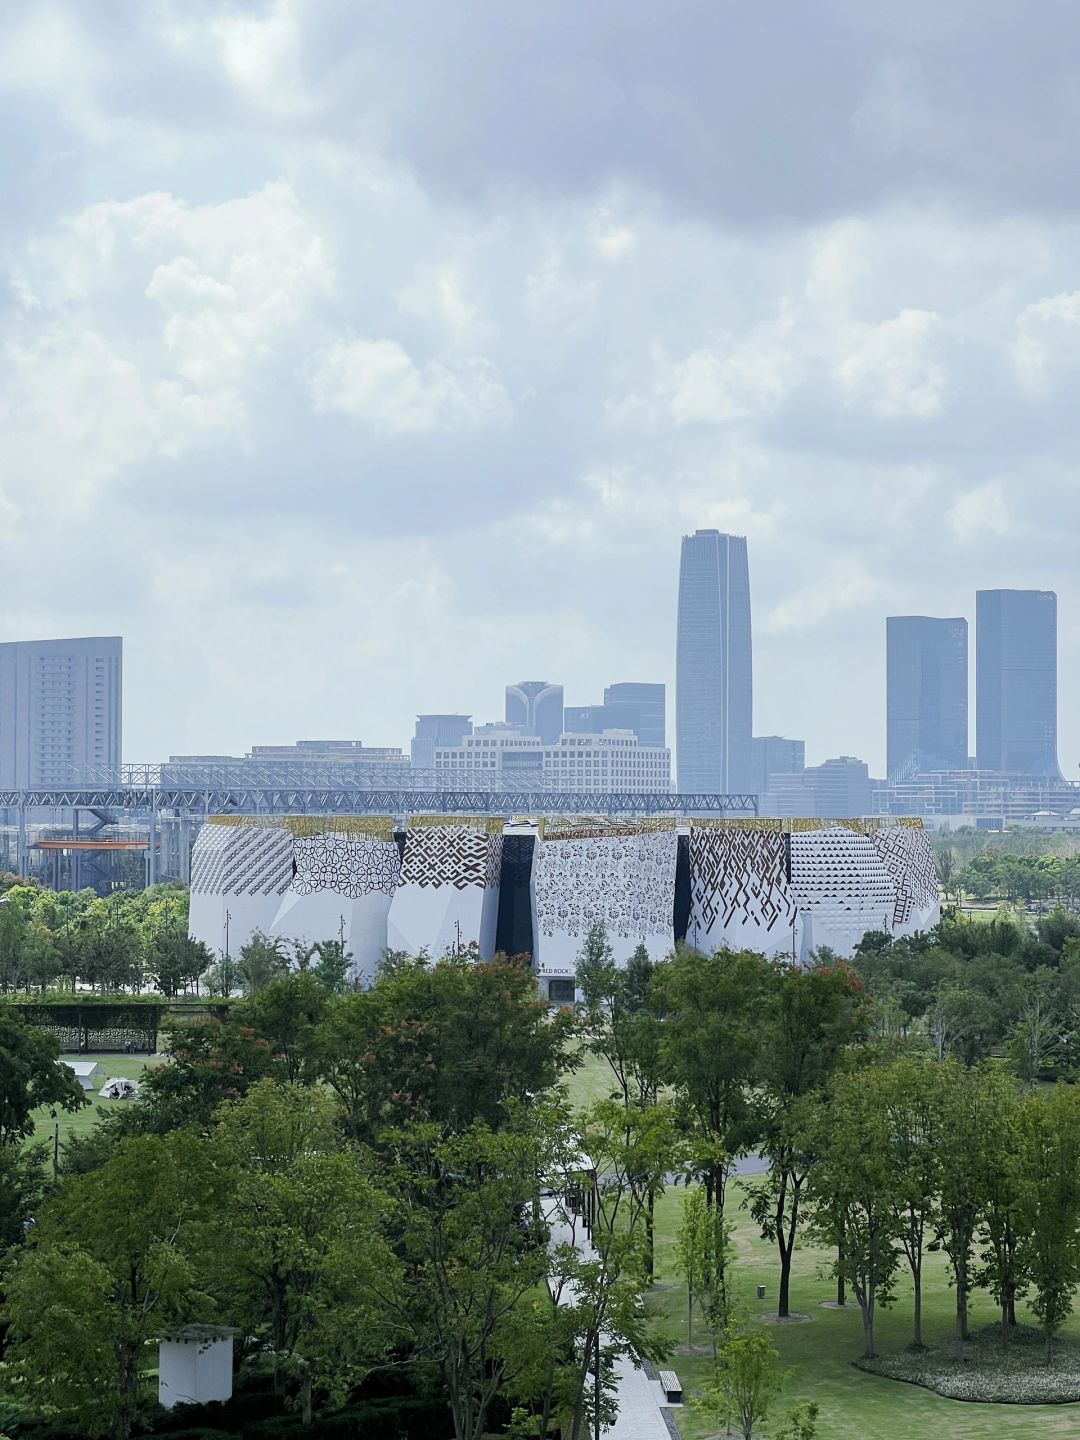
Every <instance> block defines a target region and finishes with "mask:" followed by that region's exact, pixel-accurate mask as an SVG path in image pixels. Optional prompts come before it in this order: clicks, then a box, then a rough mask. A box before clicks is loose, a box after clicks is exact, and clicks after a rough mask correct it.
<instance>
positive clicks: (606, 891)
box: [533, 822, 678, 977]
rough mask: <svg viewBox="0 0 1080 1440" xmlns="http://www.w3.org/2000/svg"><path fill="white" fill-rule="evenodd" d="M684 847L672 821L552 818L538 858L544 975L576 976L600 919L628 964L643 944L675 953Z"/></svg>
mask: <svg viewBox="0 0 1080 1440" xmlns="http://www.w3.org/2000/svg"><path fill="white" fill-rule="evenodd" d="M553 835H554V836H555V837H556V838H552V837H553ZM677 853H678V837H677V835H676V833H675V827H674V824H672V823H667V824H663V823H660V824H657V823H655V822H637V823H635V822H628V823H623V824H618V823H615V824H609V825H601V824H589V823H580V822H579V823H576V824H575V823H569V824H567V823H562V824H559V823H555V824H550V823H545V825H544V827H543V837H542V839H538V840H537V844H536V848H535V853H534V864H533V964H534V967H535V970H536V973H537V975H538V976H541V977H544V976H559V977H564V976H571V975H573V974H574V973H575V969H576V960H577V956H578V954H579V952H580V950H581V946H582V943H583V942H584V939H585V936H586V934H587V933H588V930H589V927H590V926H591V925H593V924H595V923H596V922H597V921H602V922H603V924H604V928H605V930H606V932H607V939H608V943H609V944H610V945H611V946H612V948H613V950H614V952H615V958H616V960H618V961H620V962H622V963H625V962H626V961H627V960H628V959H629V957H630V955H631V953H632V952H633V951H634V949H635V948H636V947H637V946H638V945H644V946H645V947H646V949H647V950H648V952H649V955H650V956H651V957H652V958H653V959H654V960H661V959H663V957H664V956H665V955H667V954H669V953H670V951H671V948H672V945H673V943H674V896H675V862H676V857H677Z"/></svg>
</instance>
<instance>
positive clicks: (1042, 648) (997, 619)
mask: <svg viewBox="0 0 1080 1440" xmlns="http://www.w3.org/2000/svg"><path fill="white" fill-rule="evenodd" d="M975 755H976V762H977V764H978V767H979V769H980V770H1003V771H1007V772H1010V773H1013V774H1018V775H1044V776H1050V777H1052V778H1055V779H1056V778H1057V777H1058V776H1060V773H1061V772H1060V770H1059V769H1058V756H1057V596H1056V595H1055V594H1054V592H1053V591H1052V590H979V591H977V592H976V594H975Z"/></svg>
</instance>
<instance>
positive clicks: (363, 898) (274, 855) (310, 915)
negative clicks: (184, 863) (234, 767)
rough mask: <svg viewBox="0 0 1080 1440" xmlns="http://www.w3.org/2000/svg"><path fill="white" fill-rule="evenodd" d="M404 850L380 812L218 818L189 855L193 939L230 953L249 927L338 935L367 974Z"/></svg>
mask: <svg viewBox="0 0 1080 1440" xmlns="http://www.w3.org/2000/svg"><path fill="white" fill-rule="evenodd" d="M400 870H401V856H400V852H399V850H398V847H397V844H396V843H395V841H394V838H393V824H392V822H391V821H390V820H389V819H385V818H379V817H367V816H362V817H352V816H349V817H337V816H329V817H325V818H319V817H311V816H288V815H286V816H274V817H260V816H243V817H232V816H229V817H215V818H214V819H212V820H209V821H208V822H207V823H206V824H205V825H203V827H202V829H201V830H200V831H199V834H198V837H197V839H196V841H195V846H194V849H193V852H192V886H191V910H190V917H189V921H188V926H189V930H190V933H191V935H192V936H193V937H194V938H195V939H197V940H202V941H203V942H204V943H205V944H206V945H208V946H209V947H210V949H211V950H212V951H214V952H223V951H224V950H225V947H226V945H228V950H229V954H230V955H231V956H232V957H233V958H236V957H237V956H238V955H239V953H240V950H241V949H242V948H243V946H244V945H246V944H247V942H248V941H249V940H250V939H251V936H252V935H253V934H254V933H255V931H257V930H258V931H262V932H263V933H264V934H265V935H268V936H271V937H274V936H276V937H280V938H281V939H283V940H286V941H292V940H297V941H301V942H304V943H306V944H309V945H311V944H314V943H316V942H318V941H323V940H344V943H345V949H346V951H348V952H349V953H350V954H351V955H352V969H353V974H354V975H355V976H361V977H363V976H371V975H374V973H375V969H376V967H377V965H378V963H379V960H380V959H381V958H382V954H383V951H384V950H385V948H386V919H387V913H388V911H389V909H390V902H391V899H392V897H393V894H394V891H395V890H396V888H397V883H398V878H399V875H400Z"/></svg>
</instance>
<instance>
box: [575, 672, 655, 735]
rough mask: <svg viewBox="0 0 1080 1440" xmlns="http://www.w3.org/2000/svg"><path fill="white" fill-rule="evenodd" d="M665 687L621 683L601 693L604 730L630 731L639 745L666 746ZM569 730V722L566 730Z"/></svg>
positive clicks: (610, 686) (631, 682)
mask: <svg viewBox="0 0 1080 1440" xmlns="http://www.w3.org/2000/svg"><path fill="white" fill-rule="evenodd" d="M666 703H667V701H666V695H665V687H664V686H663V685H655V684H649V683H638V682H637V681H632V680H625V681H619V682H618V684H615V685H608V686H607V687H606V688H605V690H604V713H605V716H606V718H607V724H606V726H605V727H604V728H605V729H607V730H632V731H633V732H634V734H635V735H636V736H637V738H638V739H639V740H640V741H641V743H642V745H660V746H663V745H666V744H667V723H666V717H665V713H664V711H665V705H666ZM566 728H567V730H569V729H570V725H569V722H568V723H567V726H566Z"/></svg>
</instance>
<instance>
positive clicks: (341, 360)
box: [308, 340, 511, 435]
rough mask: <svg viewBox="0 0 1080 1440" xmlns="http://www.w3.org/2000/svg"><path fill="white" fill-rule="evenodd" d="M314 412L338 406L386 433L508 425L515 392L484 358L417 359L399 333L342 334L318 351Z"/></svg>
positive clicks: (310, 380) (312, 387) (313, 369)
mask: <svg viewBox="0 0 1080 1440" xmlns="http://www.w3.org/2000/svg"><path fill="white" fill-rule="evenodd" d="M308 383H309V387H310V390H311V396H312V401H313V403H314V406H315V409H316V411H332V410H336V411H339V412H341V413H342V414H345V415H350V416H352V417H353V418H354V419H356V420H360V421H362V422H363V423H364V424H365V425H367V426H369V427H370V428H371V429H372V430H376V431H381V432H382V433H384V434H388V435H418V434H424V433H426V432H428V431H432V430H470V429H480V428H484V427H488V426H500V425H504V424H505V423H506V422H507V421H508V419H509V417H510V411H511V406H510V399H509V397H508V395H507V393H506V391H505V390H504V389H503V386H502V384H501V383H500V381H499V378H498V376H497V375H496V373H495V370H494V367H493V366H492V365H491V363H490V362H489V361H487V360H484V359H482V358H480V357H473V358H470V359H461V360H458V361H456V362H454V364H453V365H449V364H445V363H444V362H443V361H441V360H428V361H427V362H426V363H424V364H423V365H417V364H416V363H415V362H414V361H413V360H412V359H411V357H410V356H409V354H408V352H407V351H406V350H405V349H404V348H403V347H402V346H401V345H399V344H398V342H397V341H396V340H339V341H336V342H335V343H334V344H332V345H327V346H324V347H323V349H321V350H320V351H319V352H318V354H316V355H315V357H314V359H313V362H312V365H311V370H310V374H309V377H308Z"/></svg>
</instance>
